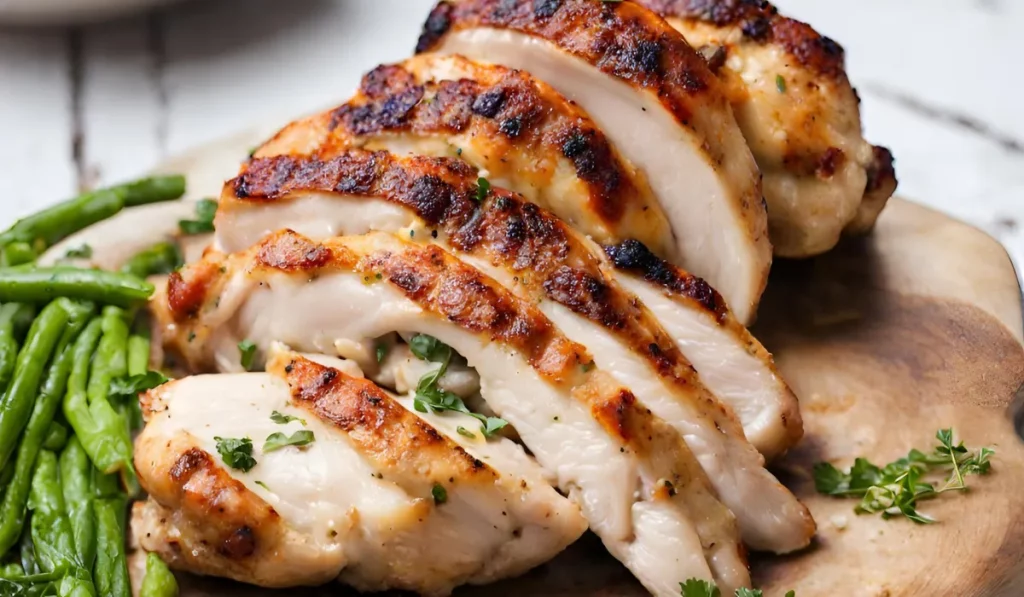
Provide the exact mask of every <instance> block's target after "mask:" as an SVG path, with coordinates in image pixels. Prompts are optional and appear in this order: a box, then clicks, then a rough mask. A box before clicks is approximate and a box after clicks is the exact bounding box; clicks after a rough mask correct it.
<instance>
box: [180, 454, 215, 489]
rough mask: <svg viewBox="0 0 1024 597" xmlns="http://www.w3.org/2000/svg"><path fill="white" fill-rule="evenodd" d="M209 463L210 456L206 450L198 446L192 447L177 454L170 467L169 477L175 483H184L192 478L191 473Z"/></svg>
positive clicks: (205, 466)
mask: <svg viewBox="0 0 1024 597" xmlns="http://www.w3.org/2000/svg"><path fill="white" fill-rule="evenodd" d="M210 465H211V463H210V457H209V455H208V454H207V453H206V452H204V451H202V450H200V449H199V448H192V449H191V450H188V451H186V452H185V453H183V454H181V455H180V456H178V459H177V460H176V461H175V462H174V466H172V467H171V479H173V480H174V482H175V483H182V484H183V483H186V482H187V481H188V480H189V479H191V478H192V475H194V474H196V473H197V472H199V471H201V470H203V469H205V468H207V467H209V466H210Z"/></svg>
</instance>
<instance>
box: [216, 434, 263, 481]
mask: <svg viewBox="0 0 1024 597" xmlns="http://www.w3.org/2000/svg"><path fill="white" fill-rule="evenodd" d="M213 440H214V441H215V442H217V451H218V452H220V457H221V458H222V459H223V460H224V464H226V465H228V466H230V467H231V468H233V469H236V470H240V471H242V472H243V473H247V472H249V471H250V470H252V467H254V466H256V459H255V458H253V457H252V440H251V439H249V438H247V437H243V438H235V437H215V438H213Z"/></svg>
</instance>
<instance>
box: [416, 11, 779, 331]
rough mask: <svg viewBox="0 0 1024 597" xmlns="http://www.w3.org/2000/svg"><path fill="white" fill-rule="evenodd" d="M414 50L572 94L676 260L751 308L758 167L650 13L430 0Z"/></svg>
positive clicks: (760, 253)
mask: <svg viewBox="0 0 1024 597" xmlns="http://www.w3.org/2000/svg"><path fill="white" fill-rule="evenodd" d="M417 49H418V51H419V52H428V51H429V52H435V53H440V54H461V55H464V56H467V57H469V58H470V59H474V60H479V61H483V62H491V63H496V64H503V65H506V66H509V67H513V68H520V69H524V70H528V71H529V72H530V73H531V74H532V75H533V76H535V77H537V78H538V79H540V80H543V81H545V82H546V83H548V84H549V85H551V86H552V87H554V88H555V89H557V90H558V91H559V92H561V93H562V94H563V95H565V96H566V97H567V98H568V99H570V100H572V101H574V102H576V103H577V104H579V106H580V107H581V108H583V109H584V110H585V111H586V112H587V113H588V114H589V115H590V117H591V118H592V119H593V120H594V122H596V123H597V125H598V126H599V127H600V129H601V130H603V131H604V133H605V134H606V135H607V136H608V139H609V140H610V141H611V142H612V143H613V144H614V146H615V147H616V148H617V149H618V151H620V152H621V153H622V154H623V155H624V156H625V157H626V158H627V159H628V160H630V161H631V162H632V164H634V165H635V166H636V167H637V168H640V169H641V171H642V172H643V173H644V174H645V175H646V177H647V180H648V182H649V184H650V186H651V188H652V189H653V191H654V193H655V195H656V196H657V197H658V198H659V200H660V203H661V207H662V209H663V210H664V212H665V215H666V216H667V218H668V221H669V223H670V224H671V226H672V231H673V233H674V235H675V240H676V244H677V247H678V252H679V255H680V259H681V260H680V261H679V264H680V265H682V266H684V267H685V268H686V269H687V270H689V271H692V272H694V273H695V274H697V275H699V276H701V277H703V278H705V279H707V280H708V281H709V282H710V283H711V285H712V286H714V287H715V288H717V289H718V290H719V291H720V292H721V293H722V295H723V296H724V297H725V299H726V300H727V301H728V303H729V306H730V307H731V308H732V310H733V312H734V313H735V314H736V316H737V318H738V319H739V320H740V321H741V322H744V323H748V322H750V321H751V320H752V319H753V317H754V314H755V312H756V309H757V303H758V300H759V298H760V296H761V292H762V291H763V290H764V286H765V284H766V282H767V274H768V269H769V266H770V264H771V258H772V255H771V244H770V242H769V240H768V229H767V215H766V212H765V208H764V203H763V199H762V196H761V187H760V174H759V172H758V169H757V165H756V163H755V162H754V159H753V157H752V155H751V153H750V149H749V148H748V147H747V145H746V143H745V141H744V139H743V135H742V133H741V132H740V129H739V127H738V126H737V124H736V120H735V118H734V117H733V114H732V110H731V108H730V106H729V101H728V98H727V97H726V95H725V89H724V87H723V85H722V84H721V83H720V82H719V81H718V80H717V79H716V77H715V76H714V75H713V74H712V73H711V71H710V70H709V69H708V67H707V64H706V63H705V61H704V60H703V59H702V58H701V56H700V55H699V54H697V53H696V52H695V51H694V50H693V49H692V48H691V47H690V46H689V45H687V43H686V42H685V41H684V40H683V38H682V36H681V35H679V33H678V32H676V31H675V30H673V29H672V28H671V27H670V26H668V25H667V24H666V23H665V22H664V21H663V20H662V19H661V18H659V17H658V16H657V15H655V14H653V13H651V12H650V11H648V10H646V9H644V8H642V7H640V6H639V5H636V4H634V3H632V2H617V3H612V2H594V1H593V0H565V1H562V2H550V1H548V0H531V1H523V2H515V3H509V2H504V1H503V0H460V1H442V2H440V3H439V4H438V5H437V6H436V7H435V8H434V10H433V11H432V12H431V14H430V17H429V18H428V20H427V22H426V24H425V26H424V30H423V34H422V36H421V37H420V41H419V44H418V46H417Z"/></svg>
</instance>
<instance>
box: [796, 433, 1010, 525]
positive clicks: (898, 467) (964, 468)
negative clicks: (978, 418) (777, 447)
mask: <svg viewBox="0 0 1024 597" xmlns="http://www.w3.org/2000/svg"><path fill="white" fill-rule="evenodd" d="M935 438H936V439H937V440H938V441H939V443H938V445H937V446H935V448H934V449H933V450H932V451H931V453H928V454H926V453H924V452H922V451H920V450H917V449H914V450H911V451H910V452H909V453H908V454H907V455H906V457H904V458H900V459H898V460H895V461H893V462H890V463H889V464H887V465H885V466H884V467H879V466H877V465H875V464H873V463H872V462H870V461H869V460H867V459H865V458H858V459H856V460H855V461H854V463H853V466H852V467H850V470H848V471H846V472H843V471H841V470H839V469H837V468H836V467H834V466H832V465H831V464H829V463H827V462H819V463H818V464H816V465H815V466H814V486H815V488H816V489H817V490H818V492H819V493H823V494H825V495H831V496H835V497H858V498H860V503H859V504H857V506H856V508H854V511H856V512H857V513H858V514H881V515H882V518H885V519H888V518H892V517H895V516H904V517H906V518H908V519H910V520H912V521H914V522H917V523H920V524H931V523H933V522H935V519H934V518H932V517H931V516H928V515H927V514H923V513H921V512H919V511H918V510H917V506H918V503H919V502H921V501H922V500H928V499H932V498H935V497H938V496H939V495H940V494H943V493H945V492H947V491H967V489H968V488H967V483H966V482H965V480H964V477H966V476H968V475H985V474H988V472H989V471H990V470H991V467H992V465H991V462H990V458H991V456H992V455H993V454H994V453H995V451H994V450H992V449H991V448H981V449H979V450H976V451H971V450H968V449H967V448H965V447H964V444H963V442H960V443H957V444H954V443H953V430H952V429H941V430H939V431H938V432H937V433H936V434H935ZM937 474H943V475H946V481H945V482H944V483H942V485H941V486H936V484H935V483H932V482H929V481H927V480H926V478H928V477H930V476H934V475H937Z"/></svg>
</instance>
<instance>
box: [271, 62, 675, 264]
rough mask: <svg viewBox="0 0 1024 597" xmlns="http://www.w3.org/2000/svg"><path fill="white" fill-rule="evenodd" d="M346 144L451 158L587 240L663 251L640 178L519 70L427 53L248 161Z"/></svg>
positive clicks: (382, 73)
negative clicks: (624, 242) (538, 207)
mask: <svg viewBox="0 0 1024 597" xmlns="http://www.w3.org/2000/svg"><path fill="white" fill-rule="evenodd" d="M350 147H360V148H363V149H368V150H388V151H392V152H394V153H397V154H415V155H431V156H438V157H461V158H462V159H463V160H466V161H467V162H469V163H471V164H473V165H474V166H476V167H478V168H480V169H481V170H483V171H484V172H485V173H486V176H487V178H488V179H489V180H490V182H491V183H492V184H494V185H496V186H501V187H505V188H511V189H516V190H517V191H519V192H521V193H522V194H523V195H524V196H526V197H527V198H528V199H529V200H530V201H532V202H534V203H538V204H540V205H542V206H544V207H546V208H548V209H550V210H552V211H554V212H555V213H557V214H558V215H559V216H560V217H562V218H563V219H565V220H566V221H568V222H569V223H570V224H572V225H573V226H576V227H577V228H578V229H579V230H581V231H582V232H583V233H584V234H589V235H591V236H592V237H594V238H595V239H596V240H598V241H599V242H618V241H621V240H626V239H631V238H635V239H638V240H640V241H642V242H643V243H644V244H646V245H648V246H649V247H651V248H652V250H654V251H656V252H657V253H658V254H659V255H661V256H663V257H666V258H673V257H674V256H675V241H674V239H673V237H672V231H671V228H670V227H669V225H668V221H667V220H666V219H665V215H664V213H663V212H662V210H661V206H660V205H659V204H658V201H657V199H656V198H655V197H654V195H653V193H652V192H651V190H650V188H649V187H648V186H647V182H646V180H645V178H644V177H643V176H642V175H641V174H640V173H639V172H638V171H637V170H636V169H635V168H633V167H632V166H631V165H629V164H628V163H626V162H625V161H624V160H623V159H622V158H621V156H619V154H618V153H617V152H616V150H615V149H614V148H613V147H612V146H611V144H610V143H609V142H608V140H607V139H606V138H605V136H604V133H602V132H601V131H600V130H599V129H598V128H597V126H596V125H595V124H594V123H593V122H592V121H591V120H590V118H589V117H588V116H587V115H586V114H585V113H584V112H583V111H582V110H580V109H579V107H577V106H576V105H575V104H573V103H571V102H569V101H568V100H566V99H565V97H563V96H562V95H560V94H559V93H558V92H557V91H555V90H554V89H552V88H551V87H550V86H548V85H547V84H545V83H542V82H540V81H538V80H536V79H534V78H533V77H532V76H530V75H529V74H527V73H526V72H523V71H517V70H511V69H507V68H504V67H501V66H497V65H489V64H479V63H474V62H471V61H469V60H467V59H465V58H462V57H459V56H437V55H432V54H426V55H420V56H416V57H414V58H411V59H409V60H407V61H405V62H403V63H401V64H396V65H387V66H381V67H378V68H376V69H374V70H373V71H371V72H370V73H369V74H367V75H366V76H365V77H364V78H363V83H362V87H361V88H360V90H359V93H358V94H357V95H356V96H355V97H354V98H353V99H352V100H350V101H349V102H348V103H346V104H345V105H343V106H340V107H338V108H336V109H333V110H330V111H328V112H325V113H322V114H318V115H316V116H313V117H310V118H306V119H303V120H299V121H296V122H294V123H292V124H290V125H289V126H287V127H286V128H285V129H283V130H282V131H281V132H280V133H278V134H277V135H276V136H275V137H274V138H273V139H271V140H270V141H269V142H268V143H266V144H265V145H263V146H262V147H261V148H259V149H258V150H257V151H256V153H255V156H256V157H269V156H273V155H280V154H295V153H300V154H315V153H318V152H335V151H337V149H339V148H350Z"/></svg>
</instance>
